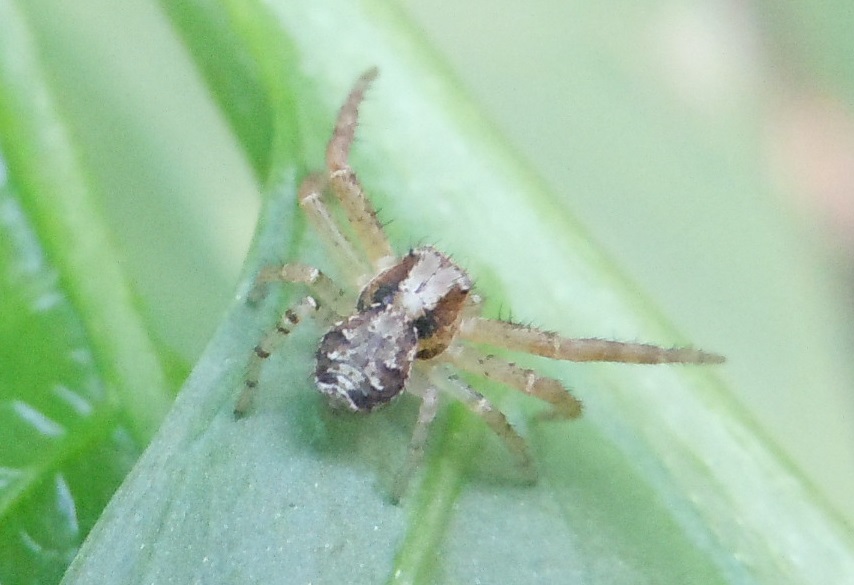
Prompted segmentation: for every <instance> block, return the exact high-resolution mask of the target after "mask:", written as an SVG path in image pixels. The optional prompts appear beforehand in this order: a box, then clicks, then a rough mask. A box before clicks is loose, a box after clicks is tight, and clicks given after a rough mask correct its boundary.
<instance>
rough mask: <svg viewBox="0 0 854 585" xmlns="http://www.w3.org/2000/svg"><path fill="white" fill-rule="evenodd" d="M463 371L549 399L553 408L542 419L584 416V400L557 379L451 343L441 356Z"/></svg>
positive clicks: (541, 398) (546, 400)
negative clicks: (582, 407)
mask: <svg viewBox="0 0 854 585" xmlns="http://www.w3.org/2000/svg"><path fill="white" fill-rule="evenodd" d="M439 357H440V358H441V359H444V360H446V361H448V362H449V363H451V364H452V365H453V366H455V367H457V368H459V369H460V370H462V371H464V372H469V373H471V374H474V375H476V376H481V377H484V378H486V379H488V380H495V381H496V382H500V383H501V384H504V385H505V386H509V387H510V388H514V389H516V390H518V391H520V392H524V393H525V394H528V395H529V396H534V397H536V398H539V399H540V400H544V401H545V402H548V403H549V404H550V405H551V406H552V408H551V409H550V410H548V411H546V412H544V413H543V414H542V415H541V416H540V417H539V418H548V419H567V418H577V417H579V416H581V401H580V400H578V399H577V398H576V397H575V396H573V395H572V394H570V392H569V390H568V389H567V388H566V387H565V386H564V385H563V384H561V383H560V382H558V381H557V380H555V379H554V378H548V377H546V376H541V375H539V374H538V373H537V372H535V371H534V370H529V369H526V368H522V367H520V366H518V365H516V364H514V363H512V362H508V361H506V360H503V359H501V358H499V357H496V356H494V355H489V354H484V353H483V352H481V351H479V350H476V349H474V348H471V347H466V346H464V345H460V344H452V345H451V346H450V347H448V349H446V350H445V352H444V353H443V354H442V355H441V356H439Z"/></svg>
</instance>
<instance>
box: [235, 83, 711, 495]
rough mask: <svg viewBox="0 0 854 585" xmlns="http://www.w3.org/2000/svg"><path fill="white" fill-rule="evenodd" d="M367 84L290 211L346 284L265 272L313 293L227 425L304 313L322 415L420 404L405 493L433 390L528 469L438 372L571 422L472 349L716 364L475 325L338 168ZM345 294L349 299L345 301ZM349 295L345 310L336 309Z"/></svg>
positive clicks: (467, 284)
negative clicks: (316, 237) (296, 209)
mask: <svg viewBox="0 0 854 585" xmlns="http://www.w3.org/2000/svg"><path fill="white" fill-rule="evenodd" d="M374 77H376V70H375V69H372V70H370V71H368V72H367V73H365V74H364V75H362V77H360V78H359V80H358V81H357V82H356V85H355V86H354V87H353V89H352V90H351V92H350V95H349V96H348V98H347V100H346V101H345V103H344V105H343V106H342V108H341V111H340V112H339V114H338V120H337V123H336V126H335V130H334V132H333V134H332V138H331V140H330V141H329V146H328V148H327V152H326V170H325V172H323V173H319V174H313V175H310V176H309V177H307V178H306V179H305V180H304V181H303V182H302V184H301V186H300V190H299V198H300V205H301V207H302V208H303V210H304V211H305V213H306V214H307V216H308V219H309V220H310V221H311V223H312V224H313V226H314V227H315V229H316V230H317V231H318V233H319V234H320V235H321V236H322V237H323V239H324V240H326V241H327V242H329V244H330V246H329V249H330V250H331V251H332V252H333V253H334V255H335V256H336V258H338V260H339V261H340V265H341V268H342V269H343V270H344V272H345V273H348V274H349V275H350V276H351V278H352V281H353V282H352V284H348V285H346V286H344V287H343V289H346V290H342V287H339V286H338V285H337V284H335V283H334V282H333V281H332V280H331V279H330V278H329V277H327V276H325V275H324V274H323V273H322V272H321V271H320V270H318V269H316V268H312V267H310V266H305V265H303V264H286V265H284V266H278V267H268V268H265V269H264V270H263V271H262V272H261V274H260V275H259V276H258V281H257V282H258V285H259V286H260V285H263V284H266V283H268V282H273V281H283V282H292V283H300V284H303V285H306V286H308V287H309V288H310V289H312V290H313V295H312V296H307V297H305V298H303V299H302V301H300V302H299V303H297V304H296V305H295V306H294V307H292V308H290V309H288V310H287V311H285V313H284V315H283V316H282V319H281V320H280V321H279V324H278V325H277V326H276V328H275V330H274V331H272V332H271V333H270V334H269V335H267V336H266V337H265V338H264V339H263V340H262V341H261V343H259V344H258V345H257V346H256V347H255V352H254V356H253V359H252V361H251V362H250V366H249V371H248V374H247V376H246V381H245V386H244V389H243V392H242V393H241V395H240V398H239V399H238V401H237V404H236V405H235V409H234V412H235V415H236V416H238V417H240V416H242V415H244V414H245V413H246V411H247V410H248V409H249V406H250V404H251V399H252V395H253V392H254V390H255V388H256V387H257V385H258V376H259V374H260V369H261V364H262V362H263V360H264V359H266V358H267V357H269V356H270V353H271V352H272V348H273V345H274V343H275V341H276V340H277V339H281V338H283V337H284V336H286V335H288V334H289V333H290V332H291V330H292V329H293V327H295V326H296V325H297V324H298V323H299V322H300V321H301V320H302V319H303V318H305V317H307V316H309V315H317V316H318V317H320V318H321V319H323V320H325V321H327V322H329V323H330V324H331V325H330V328H329V330H328V331H327V333H326V334H325V335H324V336H323V338H322V340H321V341H320V344H319V346H318V349H317V353H316V356H315V358H316V365H315V384H316V386H317V389H318V390H319V391H320V392H321V393H322V394H324V395H325V396H326V397H327V398H328V400H329V402H330V404H331V405H332V406H333V407H336V408H343V409H346V410H350V411H354V412H369V411H371V410H374V409H375V408H378V407H380V406H382V405H384V404H387V403H389V402H390V401H391V400H393V399H394V398H395V397H397V396H399V395H400V394H402V393H403V392H404V391H408V392H412V393H414V394H416V395H418V396H420V397H421V399H422V401H421V408H420V410H419V413H418V421H417V424H416V427H415V431H414V432H413V438H412V441H411V444H410V450H409V452H410V455H409V458H408V460H407V464H406V465H405V466H404V473H403V474H402V477H403V481H401V482H399V483H398V486H399V487H400V486H404V485H405V476H406V475H407V474H408V472H409V471H411V470H412V468H413V467H414V466H415V465H416V463H417V461H418V460H419V458H420V455H421V452H422V450H423V447H424V442H425V441H426V436H427V433H426V429H427V427H428V425H429V424H430V422H431V421H432V420H433V418H434V417H435V415H436V411H437V404H438V397H439V393H440V391H441V392H443V393H444V394H447V395H449V396H452V397H453V398H456V399H458V400H460V401H462V402H463V403H464V404H465V405H466V406H467V407H468V408H469V409H470V410H471V411H472V412H474V413H475V414H477V415H479V416H481V417H483V419H484V420H485V421H486V423H487V424H488V425H489V426H490V428H492V430H493V431H495V432H496V433H497V434H498V435H499V436H500V437H501V438H502V439H504V441H505V443H506V444H507V446H508V448H509V449H510V450H511V451H512V452H513V453H514V454H515V455H516V456H517V458H518V459H519V460H520V462H521V464H522V465H523V466H524V467H525V468H526V469H527V470H529V471H530V470H531V469H532V462H531V458H530V455H529V453H528V448H527V445H526V443H525V441H524V439H522V437H521V436H520V435H519V434H518V433H517V432H516V431H515V430H514V429H513V427H512V426H510V424H509V423H508V422H507V419H506V417H505V416H504V415H503V414H502V413H501V411H499V410H497V409H496V408H494V407H493V406H492V405H491V404H490V402H489V401H488V400H487V399H486V398H484V397H483V396H482V395H481V394H480V393H478V392H477V391H476V390H475V389H473V388H471V387H470V386H468V385H467V384H465V383H464V382H462V381H461V380H460V378H459V377H458V376H454V375H449V369H450V368H454V369H458V370H462V371H464V372H468V373H471V374H475V375H480V376H483V377H485V378H489V379H491V380H495V381H497V382H500V383H502V384H505V385H507V386H509V387H511V388H515V389H517V390H519V391H521V392H524V393H525V394H529V395H531V396H535V397H537V398H540V399H541V400H544V401H545V402H547V403H549V404H550V405H551V409H550V410H549V411H547V412H546V413H545V416H546V417H549V418H573V417H577V416H579V415H580V414H581V403H580V402H579V401H578V400H577V399H576V398H575V397H574V396H573V395H572V394H571V393H570V392H569V391H568V390H567V389H566V388H565V387H564V386H563V385H562V384H561V383H560V382H558V381H557V380H555V379H553V378H548V377H545V376H541V375H539V374H537V373H536V372H535V371H533V370H529V369H525V368H521V367H519V366H517V365H516V364H514V363H512V362H508V361H505V360H502V359H500V358H498V357H496V356H494V355H492V354H489V353H484V352H482V351H481V350H479V349H477V347H476V346H472V345H470V344H472V343H474V344H479V345H491V346H495V347H500V348H504V349H508V350H512V351H519V352H525V353H531V354H536V355H540V356H545V357H549V358H554V359H560V360H568V361H612V362H627V363H645V364H656V363H691V364H709V363H720V362H722V361H723V358H722V357H721V356H719V355H716V354H712V353H707V352H703V351H699V350H695V349H691V348H673V349H669V348H661V347H657V346H654V345H647V344H641V343H623V342H619V341H609V340H603V339H572V338H567V337H563V336H561V335H558V334H557V333H553V332H550V331H544V330H540V329H535V328H532V327H527V326H523V325H519V324H516V323H511V322H507V321H501V320H495V319H488V318H484V317H482V316H480V304H479V303H480V298H479V297H478V296H477V295H475V294H472V292H471V291H472V281H471V278H470V277H469V276H468V274H467V273H466V272H465V271H464V270H463V269H462V268H460V267H459V266H458V265H457V264H455V263H454V262H453V261H451V259H450V258H448V256H446V255H445V254H443V253H442V252H440V251H438V250H436V249H435V248H433V247H430V246H424V247H420V248H415V249H413V250H411V251H410V252H409V253H408V254H406V255H404V256H402V257H400V258H398V257H395V255H394V253H393V251H392V247H391V245H390V244H389V241H388V239H387V238H386V236H385V234H384V233H383V230H382V227H381V225H380V223H379V222H378V221H377V217H376V213H375V211H374V209H373V207H372V206H371V203H370V201H369V200H368V199H367V198H366V197H365V194H364V192H363V190H362V187H361V185H360V184H359V181H358V179H357V177H356V174H355V173H354V172H353V170H352V169H351V168H350V166H349V163H348V157H349V151H350V146H351V144H352V142H353V136H354V132H355V129H356V124H357V120H358V108H359V104H360V103H361V101H362V99H363V97H364V92H365V90H366V89H367V87H368V85H369V84H370V82H371V81H372V80H373V79H374ZM330 195H331V198H332V200H333V201H334V202H336V203H337V204H338V206H340V208H341V209H342V211H343V213H344V215H345V216H346V219H347V223H348V224H349V227H348V228H346V229H345V228H344V227H343V226H341V225H339V223H338V222H337V220H336V219H335V217H336V216H335V214H333V213H332V212H331V211H330V209H329V207H328V203H327V201H325V199H326V197H327V196H330ZM365 282H367V284H365V285H364V286H360V283H365ZM353 289H356V290H355V291H354V290H353ZM347 290H349V291H351V292H350V293H349V294H348V293H347V292H346V291H347ZM356 296H358V300H357V301H356V302H355V303H354V304H353V303H352V301H350V302H348V301H347V300H346V299H348V298H354V297H356ZM401 489H402V488H401ZM399 495H400V494H399V493H398V494H396V496H399Z"/></svg>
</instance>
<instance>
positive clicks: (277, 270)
mask: <svg viewBox="0 0 854 585" xmlns="http://www.w3.org/2000/svg"><path fill="white" fill-rule="evenodd" d="M272 282H290V283H295V284H303V285H306V286H308V287H310V288H311V289H312V290H313V291H315V293H316V294H317V296H318V297H320V300H321V302H318V300H317V299H316V298H315V297H313V296H307V297H304V298H303V299H302V300H300V301H299V302H298V303H297V304H295V305H294V306H292V307H290V308H288V309H287V310H286V311H285V312H284V313H283V314H282V317H281V319H279V322H278V324H277V325H276V327H275V328H274V329H273V330H272V331H270V332H269V333H267V335H265V336H264V338H263V339H262V340H261V341H260V342H259V343H258V345H256V346H255V347H254V348H253V352H252V357H251V358H250V359H249V366H248V368H247V373H246V377H245V379H244V384H243V390H242V391H241V392H240V396H239V397H238V398H237V403H236V404H235V405H234V416H235V418H241V417H243V416H244V415H246V413H247V412H248V411H249V408H250V407H251V406H252V400H253V399H254V397H255V389H256V387H257V386H258V378H259V376H260V374H261V367H262V365H263V363H264V360H266V359H267V358H268V357H270V355H271V354H272V353H273V351H274V350H275V348H276V346H277V345H278V344H279V343H280V342H281V341H282V340H283V339H284V338H285V337H287V336H288V335H290V333H291V332H292V331H293V330H294V329H295V328H296V326H297V325H299V324H300V323H301V322H302V321H304V320H305V319H306V318H308V317H310V316H312V315H314V314H315V313H317V312H318V311H323V312H326V313H328V314H330V315H331V314H339V315H340V314H342V313H346V312H347V310H348V307H349V306H350V305H348V303H347V299H346V296H347V295H346V293H345V292H344V291H343V290H341V289H340V288H338V286H336V285H335V283H334V282H333V281H332V279H331V278H329V277H328V276H326V275H325V274H323V272H321V271H320V270H318V269H317V268H314V267H312V266H307V265H305V264H285V265H282V266H267V267H266V268H264V269H262V270H261V272H260V273H259V274H258V276H257V277H256V279H255V287H254V288H253V289H252V291H251V292H250V293H249V299H250V301H257V300H259V299H260V298H261V297H262V296H263V295H264V293H265V292H266V291H265V287H266V285H268V284H270V283H272Z"/></svg>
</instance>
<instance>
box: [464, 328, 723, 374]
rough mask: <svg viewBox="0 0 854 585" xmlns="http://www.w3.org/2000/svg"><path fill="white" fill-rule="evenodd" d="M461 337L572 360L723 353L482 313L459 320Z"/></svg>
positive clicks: (637, 360)
mask: <svg viewBox="0 0 854 585" xmlns="http://www.w3.org/2000/svg"><path fill="white" fill-rule="evenodd" d="M459 334H460V337H461V338H462V339H465V340H466V341H472V342H474V343H485V344H487V345H493V346H496V347H503V348H506V349H509V350H512V351H521V352H525V353H531V354H534V355H541V356H543V357H547V358H552V359H558V360H566V361H570V362H624V363H630V364H673V363H683V364H720V363H723V361H724V357H723V356H720V355H718V354H715V353H709V352H706V351H701V350H699V349H692V348H690V347H675V348H666V347H658V346H655V345H648V344H645V343H626V342H622V341H610V340H607V339H594V338H579V339H570V338H567V337H562V336H560V335H558V334H557V333H553V332H551V331H542V330H540V329H535V328H533V327H527V326H525V325H518V324H516V323H507V322H505V321H497V320H494V319H485V318H483V317H469V318H466V319H463V321H462V323H461V324H460V329H459Z"/></svg>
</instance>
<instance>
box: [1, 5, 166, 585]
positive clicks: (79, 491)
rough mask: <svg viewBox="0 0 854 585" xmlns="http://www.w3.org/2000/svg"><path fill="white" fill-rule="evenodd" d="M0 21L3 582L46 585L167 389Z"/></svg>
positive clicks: (46, 110)
mask: <svg viewBox="0 0 854 585" xmlns="http://www.w3.org/2000/svg"><path fill="white" fill-rule="evenodd" d="M0 29H2V32H0V153H2V158H0V210H2V211H0V216H2V217H0V338H1V339H2V341H0V363H2V364H3V366H2V372H0V581H2V582H3V583H10V584H14V583H32V582H40V583H51V582H57V581H58V580H59V578H60V577H61V575H62V573H63V572H64V570H65V569H66V567H67V565H68V563H69V562H70V560H71V558H72V557H73V556H74V554H75V553H76V551H77V549H78V547H79V546H80V543H81V542H82V540H83V538H84V537H85V536H86V534H87V533H88V531H89V529H90V528H91V527H92V526H93V525H94V523H95V521H96V519H97V518H98V516H99V515H100V512H101V510H102V509H103V507H104V506H105V505H106V502H107V500H108V499H109V497H110V496H111V495H112V492H113V491H114V489H115V488H116V486H117V485H118V484H119V482H120V481H121V479H122V478H123V477H124V475H125V474H126V473H127V472H128V470H129V469H130V467H131V465H132V463H133V460H134V459H135V458H136V456H137V455H138V453H139V452H140V451H141V448H142V446H143V445H144V444H145V443H146V442H147V440H148V438H149V437H150V436H151V435H153V433H154V431H155V430H156V428H157V425H158V424H159V421H160V418H161V417H162V416H163V414H164V413H165V411H166V408H167V406H168V404H169V403H170V401H171V397H170V395H171V392H170V390H169V388H168V386H167V384H166V381H165V378H164V376H163V373H162V372H161V368H160V364H159V359H158V357H157V356H156V354H155V352H154V350H153V348H152V345H151V342H150V340H149V339H148V337H147V333H146V332H145V330H144V328H143V327H142V325H141V324H140V319H139V316H138V314H137V313H136V309H135V308H134V306H133V303H132V301H131V295H130V293H129V291H128V289H127V286H126V284H125V283H124V281H123V278H122V276H121V274H120V272H119V269H118V264H119V262H118V259H117V257H116V255H115V254H114V251H113V249H112V247H111V245H110V242H109V238H108V237H107V236H106V233H105V228H104V226H103V225H102V224H101V222H100V218H99V217H98V213H97V212H96V211H95V210H94V206H93V204H92V202H91V193H90V192H89V187H88V185H87V182H86V180H85V177H84V174H85V173H84V171H83V170H82V169H81V168H80V166H79V165H78V164H77V160H76V151H75V146H74V144H73V142H72V141H71V140H70V138H69V136H68V133H67V128H66V126H65V120H64V119H63V118H62V116H61V115H60V113H58V112H57V111H56V109H55V102H54V100H53V96H52V94H51V88H50V87H49V85H48V83H47V82H46V79H45V75H44V71H43V69H42V66H41V63H40V60H39V55H38V51H37V49H36V47H35V44H34V43H33V41H32V38H31V36H30V31H29V29H28V26H27V22H26V19H25V18H24V17H23V16H22V14H21V13H20V12H19V11H18V10H17V7H16V5H15V4H14V3H11V2H7V1H2V2H0Z"/></svg>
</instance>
